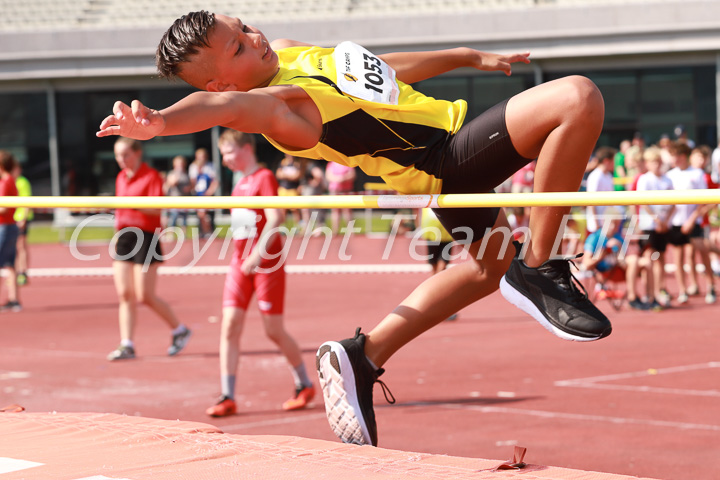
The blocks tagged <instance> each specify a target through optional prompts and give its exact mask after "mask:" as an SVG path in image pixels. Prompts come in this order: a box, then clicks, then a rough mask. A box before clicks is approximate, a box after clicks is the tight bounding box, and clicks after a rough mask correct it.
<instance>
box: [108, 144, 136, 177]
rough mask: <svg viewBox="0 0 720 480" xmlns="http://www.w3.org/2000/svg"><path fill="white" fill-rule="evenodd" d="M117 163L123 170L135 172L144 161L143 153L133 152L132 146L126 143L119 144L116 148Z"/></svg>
mask: <svg viewBox="0 0 720 480" xmlns="http://www.w3.org/2000/svg"><path fill="white" fill-rule="evenodd" d="M113 150H114V152H115V161H116V162H117V164H118V166H119V167H120V169H121V170H129V171H131V172H135V171H136V170H137V169H138V167H139V166H140V162H141V161H142V152H141V151H140V150H133V149H132V147H130V145H128V144H127V143H124V142H118V143H116V144H115V147H114V149H113Z"/></svg>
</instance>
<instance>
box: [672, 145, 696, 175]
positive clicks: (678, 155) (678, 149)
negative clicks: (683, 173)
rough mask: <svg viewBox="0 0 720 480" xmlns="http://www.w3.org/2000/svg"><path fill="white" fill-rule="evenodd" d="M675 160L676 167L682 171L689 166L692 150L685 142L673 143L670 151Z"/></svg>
mask: <svg viewBox="0 0 720 480" xmlns="http://www.w3.org/2000/svg"><path fill="white" fill-rule="evenodd" d="M668 151H669V152H670V154H671V155H672V156H673V159H674V160H675V166H676V167H678V168H680V169H681V170H685V169H686V168H687V167H688V165H689V162H688V161H689V159H690V154H691V153H692V150H691V149H690V147H688V145H687V143H684V142H673V143H672V145H671V146H670V148H669V149H668Z"/></svg>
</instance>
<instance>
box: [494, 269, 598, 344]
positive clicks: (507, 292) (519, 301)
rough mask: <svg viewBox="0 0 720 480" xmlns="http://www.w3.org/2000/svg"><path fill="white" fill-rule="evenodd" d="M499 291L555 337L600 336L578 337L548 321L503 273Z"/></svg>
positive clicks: (585, 339) (573, 339)
mask: <svg viewBox="0 0 720 480" xmlns="http://www.w3.org/2000/svg"><path fill="white" fill-rule="evenodd" d="M500 293H502V296H503V297H505V300H507V301H508V302H510V303H512V304H513V305H515V306H516V307H518V308H519V309H520V310H522V311H523V312H525V313H527V314H528V315H530V316H531V317H532V318H534V319H535V320H536V321H537V322H538V323H539V324H540V325H542V326H543V327H545V329H546V330H547V331H549V332H550V333H552V334H553V335H555V336H556V337H559V338H562V339H563V340H569V341H571V342H592V341H595V340H599V339H600V338H601V337H600V336H597V337H579V336H577V335H572V334H570V333H567V332H565V331H563V330H560V329H559V328H557V327H556V326H555V325H553V324H552V323H550V321H549V320H548V319H547V318H545V315H543V314H542V312H541V311H540V309H539V308H537V307H536V306H535V304H534V303H533V302H532V301H531V300H530V299H528V298H527V297H526V296H525V295H522V294H521V293H520V292H518V291H517V290H516V289H515V288H514V287H513V286H512V285H510V284H509V283H508V281H507V280H505V275H503V277H502V278H501V279H500Z"/></svg>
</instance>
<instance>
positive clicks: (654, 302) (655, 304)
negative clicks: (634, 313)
mask: <svg viewBox="0 0 720 480" xmlns="http://www.w3.org/2000/svg"><path fill="white" fill-rule="evenodd" d="M648 310H652V311H653V312H662V311H663V310H664V307H663V306H662V305H660V303H659V302H658V301H657V300H655V299H654V298H653V299H652V301H651V302H650V303H648Z"/></svg>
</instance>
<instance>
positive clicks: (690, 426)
mask: <svg viewBox="0 0 720 480" xmlns="http://www.w3.org/2000/svg"><path fill="white" fill-rule="evenodd" d="M441 406H442V407H443V408H447V409H454V410H471V411H476V412H480V413H500V414H510V415H525V416H531V417H542V418H551V419H562V420H580V421H586V422H603V423H611V424H615V425H649V426H653V427H664V428H673V429H678V430H707V431H711V432H720V425H707V424H702V423H688V422H671V421H666V420H653V419H644V418H624V417H609V416H605V415H586V414H582V413H564V412H548V411H545V410H523V409H521V408H508V407H481V406H478V405H457V404H442V405H441Z"/></svg>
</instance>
